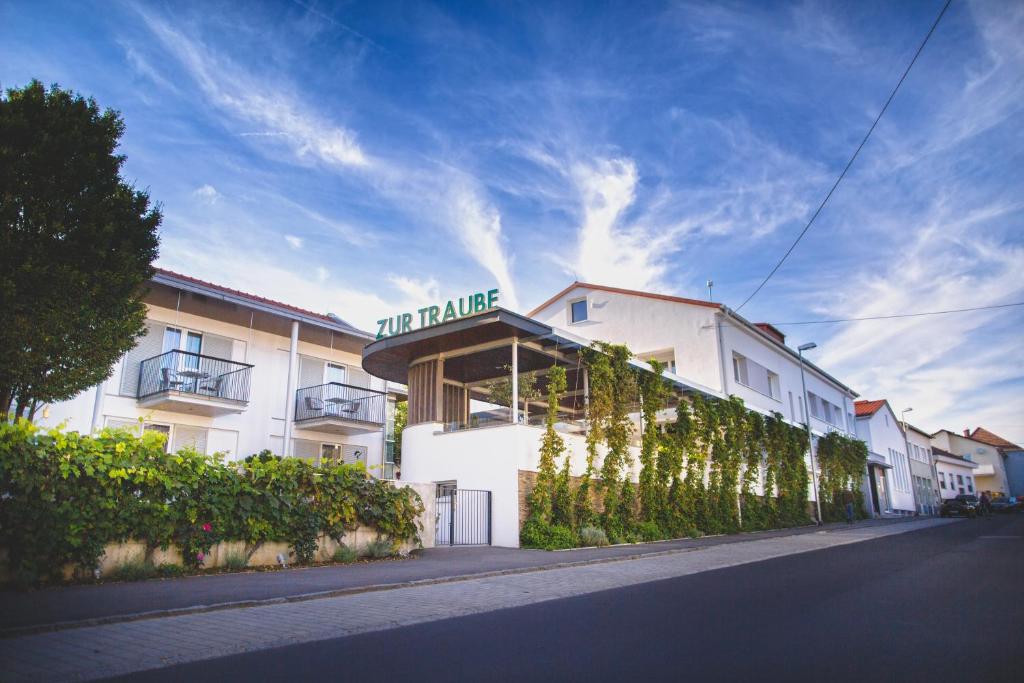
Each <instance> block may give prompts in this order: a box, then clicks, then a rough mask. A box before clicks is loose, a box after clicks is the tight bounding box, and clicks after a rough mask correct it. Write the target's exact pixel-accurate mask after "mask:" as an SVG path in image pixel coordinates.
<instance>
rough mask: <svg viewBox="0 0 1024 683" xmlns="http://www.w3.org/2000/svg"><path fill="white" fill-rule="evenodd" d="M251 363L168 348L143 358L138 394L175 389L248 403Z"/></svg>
mask: <svg viewBox="0 0 1024 683" xmlns="http://www.w3.org/2000/svg"><path fill="white" fill-rule="evenodd" d="M252 367H253V366H252V365H249V364H248V363H236V362H235V361H232V360H226V359H224V358H214V357H213V356H204V355H202V354H199V353H191V352H189V351H168V352H167V353H162V354H160V355H159V356H153V357H152V358H147V359H146V360H144V361H142V363H141V365H140V367H139V386H138V391H137V396H138V398H140V399H142V398H146V397H148V396H153V395H155V394H160V393H163V392H172V391H173V392H178V393H182V394H193V395H195V396H202V397H206V398H217V399H224V400H228V401H239V402H242V403H248V401H249V383H250V380H251V375H252Z"/></svg>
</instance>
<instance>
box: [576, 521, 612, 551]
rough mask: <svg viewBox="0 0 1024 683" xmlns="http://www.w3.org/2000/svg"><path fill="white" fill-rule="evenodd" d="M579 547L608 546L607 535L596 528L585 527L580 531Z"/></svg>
mask: <svg viewBox="0 0 1024 683" xmlns="http://www.w3.org/2000/svg"><path fill="white" fill-rule="evenodd" d="M580 545H583V546H598V547H601V546H606V545H608V534H606V533H605V532H604V529H601V528H599V527H596V526H585V527H583V528H582V529H580Z"/></svg>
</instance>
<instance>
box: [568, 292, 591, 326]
mask: <svg viewBox="0 0 1024 683" xmlns="http://www.w3.org/2000/svg"><path fill="white" fill-rule="evenodd" d="M581 301H582V302H583V307H584V311H585V313H586V317H585V318H583V320H575V319H574V316H573V312H572V307H573V306H574V305H575V304H578V303H580V302H581ZM565 310H566V316H567V318H568V320H569V324H570V325H579V324H580V323H585V322H587V321H589V320H590V301H589V300H588V299H587V297H585V296H583V297H577V298H575V299H569V300H568V301H567V302H566V309H565Z"/></svg>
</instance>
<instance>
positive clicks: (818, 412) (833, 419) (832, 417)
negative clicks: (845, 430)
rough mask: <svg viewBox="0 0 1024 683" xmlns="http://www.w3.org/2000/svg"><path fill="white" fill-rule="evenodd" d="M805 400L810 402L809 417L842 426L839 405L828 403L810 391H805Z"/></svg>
mask: <svg viewBox="0 0 1024 683" xmlns="http://www.w3.org/2000/svg"><path fill="white" fill-rule="evenodd" d="M807 402H808V403H809V404H810V412H811V417H816V418H818V419H819V420H821V421H823V422H827V423H829V424H830V425H834V426H836V427H842V426H843V410H842V409H841V408H840V407H839V406H837V405H835V404H834V403H829V402H828V401H826V400H825V399H823V398H822V397H820V396H818V395H817V394H815V393H814V392H811V391H808V392H807Z"/></svg>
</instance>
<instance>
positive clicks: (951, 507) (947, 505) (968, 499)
mask: <svg viewBox="0 0 1024 683" xmlns="http://www.w3.org/2000/svg"><path fill="white" fill-rule="evenodd" d="M979 505H981V503H980V502H979V501H978V497H977V496H972V495H971V494H969V493H961V494H960V495H959V496H957V497H956V498H950V499H949V500H944V501H942V507H941V508H940V509H939V516H940V517H952V516H954V515H964V516H967V517H974V516H975V515H977V514H978V507H979Z"/></svg>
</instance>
